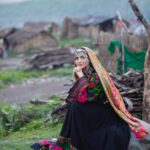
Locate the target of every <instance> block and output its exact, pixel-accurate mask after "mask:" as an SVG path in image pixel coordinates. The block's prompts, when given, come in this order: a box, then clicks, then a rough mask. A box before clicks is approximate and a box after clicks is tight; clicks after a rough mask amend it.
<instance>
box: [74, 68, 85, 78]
mask: <svg viewBox="0 0 150 150" xmlns="http://www.w3.org/2000/svg"><path fill="white" fill-rule="evenodd" d="M73 71H74V72H75V73H76V75H77V76H78V77H79V78H81V77H83V76H84V74H83V71H82V68H81V67H80V66H77V67H75V68H74V70H73Z"/></svg>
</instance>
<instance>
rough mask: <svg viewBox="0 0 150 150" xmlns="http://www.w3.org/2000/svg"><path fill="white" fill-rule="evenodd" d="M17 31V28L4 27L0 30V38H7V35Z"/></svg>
mask: <svg viewBox="0 0 150 150" xmlns="http://www.w3.org/2000/svg"><path fill="white" fill-rule="evenodd" d="M15 31H16V28H6V29H2V30H0V38H5V37H6V36H8V35H9V34H12V33H13V32H15Z"/></svg>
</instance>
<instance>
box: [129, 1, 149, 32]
mask: <svg viewBox="0 0 150 150" xmlns="http://www.w3.org/2000/svg"><path fill="white" fill-rule="evenodd" d="M129 3H130V5H131V7H132V9H133V11H134V13H135V15H136V16H137V18H138V19H139V20H140V21H141V22H142V24H143V25H144V27H145V28H146V30H147V31H148V32H149V31H150V25H149V24H148V23H147V21H146V19H145V17H144V16H143V15H142V13H141V12H140V9H139V8H138V6H137V5H136V3H135V2H134V0H129Z"/></svg>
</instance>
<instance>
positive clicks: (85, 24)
mask: <svg viewBox="0 0 150 150" xmlns="http://www.w3.org/2000/svg"><path fill="white" fill-rule="evenodd" d="M115 20H116V17H102V16H96V17H95V16H87V17H82V18H69V17H67V18H65V19H64V23H63V27H62V31H61V37H62V38H64V37H67V38H76V37H79V36H83V37H92V38H93V39H95V41H97V37H98V34H99V32H100V31H103V32H114V30H115V24H114V22H115Z"/></svg>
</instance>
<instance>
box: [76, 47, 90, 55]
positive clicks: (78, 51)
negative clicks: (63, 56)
mask: <svg viewBox="0 0 150 150" xmlns="http://www.w3.org/2000/svg"><path fill="white" fill-rule="evenodd" d="M81 53H82V54H83V55H84V56H86V57H88V53H87V51H86V50H85V49H83V48H80V49H76V50H75V51H74V56H77V55H79V54H81Z"/></svg>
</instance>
